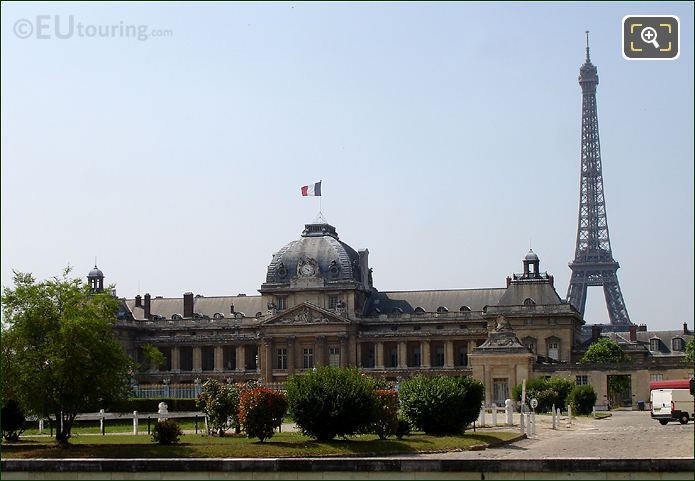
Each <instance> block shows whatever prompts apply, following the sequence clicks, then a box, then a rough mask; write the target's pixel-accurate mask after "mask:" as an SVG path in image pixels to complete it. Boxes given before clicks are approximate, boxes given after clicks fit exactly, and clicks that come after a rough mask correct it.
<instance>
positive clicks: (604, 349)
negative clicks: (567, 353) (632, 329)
mask: <svg viewBox="0 0 695 481" xmlns="http://www.w3.org/2000/svg"><path fill="white" fill-rule="evenodd" d="M579 362H580V363H583V364H590V363H596V364H613V363H618V362H630V356H628V355H627V354H625V353H624V352H623V350H622V349H620V346H619V345H618V343H617V342H615V341H614V340H613V339H610V338H607V337H602V338H601V339H599V340H598V341H596V342H595V343H593V344H592V345H591V346H589V349H587V350H586V352H585V353H584V355H583V356H582V358H581V359H580V360H579Z"/></svg>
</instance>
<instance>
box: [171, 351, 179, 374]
mask: <svg viewBox="0 0 695 481" xmlns="http://www.w3.org/2000/svg"><path fill="white" fill-rule="evenodd" d="M171 372H174V373H178V372H181V351H179V348H178V346H176V347H172V348H171Z"/></svg>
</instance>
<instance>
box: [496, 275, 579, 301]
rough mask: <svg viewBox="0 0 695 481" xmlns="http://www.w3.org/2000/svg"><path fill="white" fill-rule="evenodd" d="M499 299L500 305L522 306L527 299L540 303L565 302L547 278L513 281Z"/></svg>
mask: <svg viewBox="0 0 695 481" xmlns="http://www.w3.org/2000/svg"><path fill="white" fill-rule="evenodd" d="M503 290H504V291H505V292H504V295H503V296H502V297H501V298H500V299H499V302H498V304H499V305H500V306H520V305H523V304H524V301H525V300H526V299H533V301H534V302H535V303H536V304H538V305H557V304H565V302H564V301H563V300H562V299H561V298H560V296H559V295H558V293H557V291H556V290H555V288H554V287H553V286H551V285H550V283H549V282H548V281H546V280H539V281H522V282H513V283H512V284H511V285H510V286H509V287H508V288H507V289H503Z"/></svg>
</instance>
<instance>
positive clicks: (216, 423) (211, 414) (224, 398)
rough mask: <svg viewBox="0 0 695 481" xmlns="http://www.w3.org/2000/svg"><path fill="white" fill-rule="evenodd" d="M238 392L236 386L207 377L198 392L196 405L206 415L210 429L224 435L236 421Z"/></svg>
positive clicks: (238, 389)
mask: <svg viewBox="0 0 695 481" xmlns="http://www.w3.org/2000/svg"><path fill="white" fill-rule="evenodd" d="M239 393H240V388H239V387H238V386H234V385H231V384H224V383H221V382H220V381H217V380H215V379H208V380H207V381H205V384H203V390H202V392H201V393H200V394H198V399H197V400H196V407H197V408H198V409H200V410H201V411H203V412H204V413H205V414H206V415H207V417H208V426H209V427H210V430H211V431H213V432H214V431H216V432H217V434H218V435H219V436H224V432H225V431H226V430H227V429H228V428H230V427H231V425H234V424H237V423H238V410H239ZM229 420H231V423H229V422H228V421H229ZM208 434H209V433H208Z"/></svg>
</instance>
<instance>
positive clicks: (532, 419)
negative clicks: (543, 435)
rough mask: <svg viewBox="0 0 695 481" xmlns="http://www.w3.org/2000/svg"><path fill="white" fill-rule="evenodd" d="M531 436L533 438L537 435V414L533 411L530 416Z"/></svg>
mask: <svg viewBox="0 0 695 481" xmlns="http://www.w3.org/2000/svg"><path fill="white" fill-rule="evenodd" d="M528 431H529V434H530V435H531V436H535V435H536V412H535V411H531V414H530V415H529V430H528Z"/></svg>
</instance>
